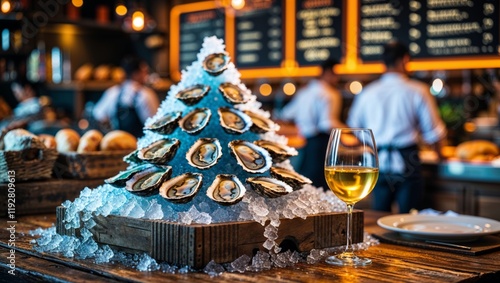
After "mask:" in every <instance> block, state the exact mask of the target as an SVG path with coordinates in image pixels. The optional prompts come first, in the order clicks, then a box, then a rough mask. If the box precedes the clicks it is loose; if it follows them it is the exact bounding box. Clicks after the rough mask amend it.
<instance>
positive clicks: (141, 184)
mask: <svg viewBox="0 0 500 283" xmlns="http://www.w3.org/2000/svg"><path fill="white" fill-rule="evenodd" d="M171 174H172V167H170V166H167V167H165V168H160V167H152V168H150V169H147V170H145V171H142V172H138V173H137V174H135V175H134V176H133V177H132V178H131V179H130V180H128V181H127V182H126V184H125V189H126V190H127V191H129V192H131V193H133V194H136V195H140V196H150V195H153V194H155V193H157V192H158V188H160V186H161V184H162V183H163V181H165V180H167V179H168V178H170V175H171Z"/></svg>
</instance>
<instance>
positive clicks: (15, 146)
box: [3, 129, 45, 151]
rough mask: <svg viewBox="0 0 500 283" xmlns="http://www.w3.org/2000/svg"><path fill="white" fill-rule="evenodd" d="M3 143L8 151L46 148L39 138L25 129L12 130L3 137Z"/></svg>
mask: <svg viewBox="0 0 500 283" xmlns="http://www.w3.org/2000/svg"><path fill="white" fill-rule="evenodd" d="M3 141H4V149H5V150H6V151H11V150H12V151H16V150H24V149H29V148H45V146H44V145H43V142H42V141H41V140H40V139H39V138H38V137H37V136H35V135H34V134H32V133H30V132H28V131H26V130H24V129H15V130H10V131H9V132H7V133H6V134H5V136H4V137H3Z"/></svg>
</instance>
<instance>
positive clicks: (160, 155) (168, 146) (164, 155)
mask: <svg viewBox="0 0 500 283" xmlns="http://www.w3.org/2000/svg"><path fill="white" fill-rule="evenodd" d="M179 145H180V142H179V140H178V139H174V138H167V139H161V140H157V141H155V142H153V143H151V144H150V145H148V146H146V147H144V148H142V149H141V150H139V152H138V153H137V157H138V158H139V159H141V160H143V161H146V162H149V163H154V164H165V163H167V162H168V161H170V160H171V159H172V158H173V157H174V155H175V152H176V151H177V149H178V148H179Z"/></svg>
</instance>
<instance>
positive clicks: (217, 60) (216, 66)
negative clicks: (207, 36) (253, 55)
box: [203, 53, 229, 76]
mask: <svg viewBox="0 0 500 283" xmlns="http://www.w3.org/2000/svg"><path fill="white" fill-rule="evenodd" d="M228 64H229V56H228V55H227V54H226V53H213V54H210V55H208V56H207V57H205V60H203V69H204V70H205V71H206V72H207V73H209V74H210V75H212V76H218V75H220V74H221V73H222V72H224V71H225V70H226V69H227V66H228Z"/></svg>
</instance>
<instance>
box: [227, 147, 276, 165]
mask: <svg viewBox="0 0 500 283" xmlns="http://www.w3.org/2000/svg"><path fill="white" fill-rule="evenodd" d="M228 146H229V148H230V150H231V154H232V155H233V156H234V157H235V158H236V160H237V161H238V164H239V165H240V166H241V167H243V170H245V171H247V172H250V173H264V172H266V171H267V170H268V169H269V168H270V167H271V165H272V160H271V156H270V155H269V153H268V152H267V151H266V150H265V149H263V148H262V147H259V146H257V145H255V144H253V143H251V142H249V141H244V140H234V141H231V142H230V143H229V145H228Z"/></svg>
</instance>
